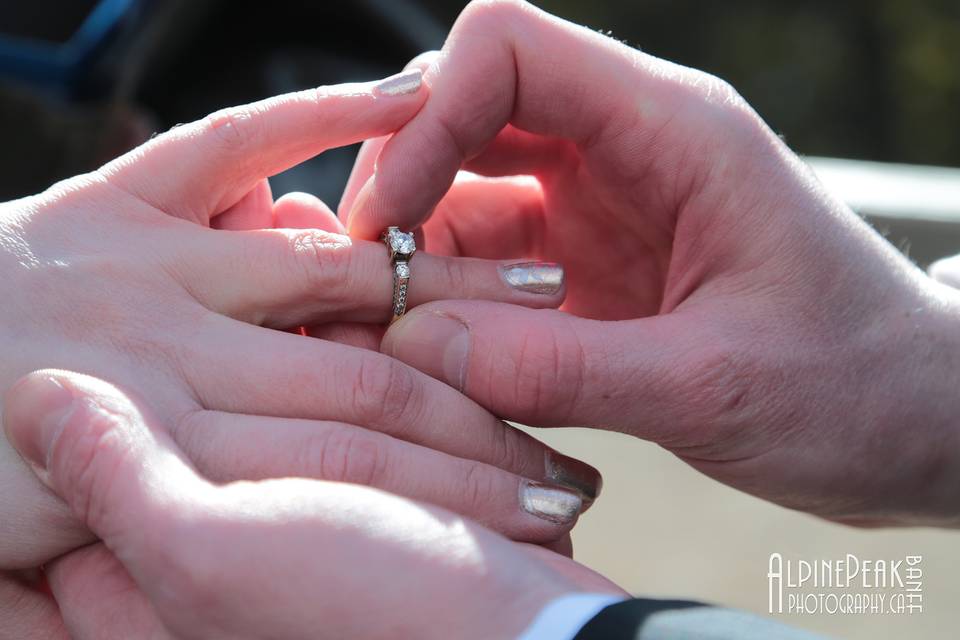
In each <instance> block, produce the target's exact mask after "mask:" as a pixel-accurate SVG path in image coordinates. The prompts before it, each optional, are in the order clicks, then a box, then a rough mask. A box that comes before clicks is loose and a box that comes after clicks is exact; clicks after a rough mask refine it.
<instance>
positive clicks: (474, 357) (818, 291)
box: [341, 0, 960, 524]
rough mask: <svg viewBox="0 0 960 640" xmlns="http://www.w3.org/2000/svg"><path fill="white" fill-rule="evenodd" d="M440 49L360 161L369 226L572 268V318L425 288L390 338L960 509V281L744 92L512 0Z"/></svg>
mask: <svg viewBox="0 0 960 640" xmlns="http://www.w3.org/2000/svg"><path fill="white" fill-rule="evenodd" d="M431 59H432V63H431V62H430V61H429V60H427V61H426V63H425V64H427V65H428V70H427V72H426V75H425V78H426V82H427V83H428V84H429V85H430V87H431V98H430V100H429V102H428V103H427V104H426V105H425V106H424V108H423V109H422V110H421V111H420V112H419V113H418V114H417V115H416V116H415V117H414V118H413V119H412V120H411V121H410V122H409V123H407V124H406V125H405V126H404V127H403V128H402V129H401V130H400V131H399V132H398V133H396V134H395V135H393V136H392V137H390V138H389V140H386V141H384V140H381V141H379V142H377V143H368V146H367V147H366V148H365V150H364V152H363V154H362V157H361V158H360V160H359V162H358V165H357V168H356V169H355V172H354V176H353V178H352V182H351V184H350V185H349V186H348V189H347V191H346V198H345V200H344V202H343V203H342V205H341V206H342V212H343V213H346V212H351V213H350V218H349V221H348V225H349V228H350V229H351V232H352V233H353V234H355V235H357V236H360V237H373V236H374V235H375V233H376V230H377V229H379V228H381V227H382V226H384V225H386V224H399V225H403V226H407V227H409V226H413V225H416V224H420V223H424V227H423V228H424V233H425V235H426V238H427V242H428V244H429V245H430V246H431V248H432V249H433V250H435V251H440V252H444V253H447V254H449V255H467V256H482V257H486V258H497V259H508V258H510V259H520V258H528V259H539V260H550V261H556V262H559V263H561V264H563V265H564V267H565V268H566V272H567V291H568V295H567V298H566V302H565V304H564V306H563V307H562V310H563V311H565V312H566V313H563V312H561V311H553V310H540V311H533V310H528V309H521V308H518V307H515V306H510V305H504V304H496V303H488V302H454V301H449V302H437V303H431V304H428V305H424V306H422V307H420V308H418V309H416V310H415V311H414V312H412V313H411V314H409V315H408V316H407V317H406V318H405V319H404V320H402V321H401V322H398V323H396V324H395V325H393V327H391V329H390V330H389V331H388V332H387V334H386V336H385V338H384V341H383V345H382V350H383V352H384V353H387V354H389V355H392V356H394V357H397V358H399V359H401V360H403V361H404V362H407V363H409V364H412V365H413V366H415V367H417V368H419V369H420V370H422V371H425V372H427V373H430V374H431V375H433V376H435V377H436V378H438V379H441V380H444V381H446V382H447V383H448V384H450V385H451V386H452V387H454V388H456V389H458V390H461V391H463V392H464V393H466V394H467V395H468V396H470V397H471V398H473V399H475V400H477V401H478V402H479V403H480V404H482V405H483V406H485V407H487V408H489V409H490V410H491V411H492V412H494V413H495V414H497V415H501V416H504V417H507V418H510V419H514V420H518V421H521V422H525V423H527V424H531V425H535V426H561V425H574V426H591V427H598V428H608V429H615V430H620V431H625V432H628V433H631V434H634V435H637V436H640V437H643V438H648V439H651V440H654V441H656V442H658V443H660V444H662V445H663V446H665V447H667V448H669V449H670V450H672V451H674V452H675V453H676V454H677V455H679V456H680V457H682V458H683V459H684V460H686V461H688V462H689V463H690V464H692V465H693V466H695V467H696V468H698V469H700V470H702V471H704V472H705V473H707V474H709V475H711V476H713V477H715V478H717V479H719V480H721V481H723V482H726V483H728V484H731V485H733V486H736V487H739V488H741V489H744V490H746V491H749V492H751V493H753V494H756V495H759V496H761V497H764V498H767V499H770V500H773V501H776V502H779V503H780V504H783V505H786V506H789V507H793V508H797V509H803V510H807V511H811V512H814V513H817V514H820V515H822V516H825V517H828V518H833V519H837V520H842V521H845V522H851V523H859V524H870V523H940V524H946V523H951V524H955V523H957V522H960V510H958V509H957V506H956V487H957V485H958V484H960V464H957V453H956V452H957V451H960V428H958V427H960V426H958V423H957V422H958V421H957V416H958V415H960V411H958V406H957V400H956V398H957V394H956V388H957V385H958V383H960V345H958V342H960V334H958V333H957V332H956V330H955V326H956V322H957V318H958V315H957V314H958V313H960V301H958V297H957V295H956V294H954V293H953V292H949V291H948V290H947V289H946V288H944V287H939V286H937V285H935V284H934V283H933V282H931V281H930V280H929V279H927V278H926V277H924V275H923V274H922V273H920V272H919V271H918V270H917V269H916V268H915V267H914V266H913V265H911V264H910V263H909V262H908V261H907V260H905V259H904V258H903V257H902V256H901V255H899V254H898V253H897V252H896V251H895V250H894V249H893V248H892V247H891V246H889V245H888V244H887V243H886V242H884V241H883V240H882V239H881V238H880V237H879V236H878V235H877V234H876V233H874V232H873V231H871V230H870V229H869V228H868V226H867V225H866V224H865V223H864V222H863V221H862V220H860V219H859V218H858V217H857V216H855V215H854V214H853V213H852V212H851V211H850V210H849V209H848V208H847V207H845V206H844V205H843V204H841V203H840V202H838V201H837V200H836V199H834V198H833V197H831V196H830V195H829V194H827V193H826V192H825V191H824V190H823V188H822V187H821V186H820V184H819V183H818V182H817V180H816V179H815V177H814V176H813V175H812V173H811V172H810V171H809V169H808V168H807V167H806V165H805V164H804V163H803V162H802V161H801V160H800V159H799V158H797V156H795V155H794V154H793V153H791V152H790V150H789V149H787V147H786V146H785V145H784V144H783V142H782V141H781V140H780V139H779V138H778V137H777V136H776V135H775V134H774V133H773V132H772V131H770V130H769V128H767V127H766V125H765V124H764V123H763V122H762V121H761V120H760V118H759V117H758V116H757V114H756V113H754V112H753V111H752V110H751V109H750V107H749V106H748V105H747V104H746V103H745V102H744V100H743V99H742V98H741V97H740V96H739V95H738V94H737V93H736V92H735V91H734V90H733V89H732V88H731V87H730V86H729V85H728V84H726V83H725V82H723V81H721V80H719V79H717V78H715V77H712V76H709V75H707V74H705V73H702V72H699V71H696V70H694V69H689V68H684V67H680V66H677V65H674V64H671V63H668V62H665V61H663V60H659V59H657V58H654V57H652V56H650V55H646V54H644V53H641V52H639V51H636V50H634V49H632V48H630V47H627V46H625V45H623V44H621V43H619V42H616V41H614V40H612V39H610V38H607V37H604V36H602V35H599V34H597V33H595V32H592V31H590V30H587V29H585V28H581V27H577V26H574V25H572V24H569V23H566V22H563V21H561V20H558V19H557V18H554V17H552V16H549V15H547V14H545V13H543V12H542V11H539V10H537V9H536V8H534V7H532V6H531V5H529V4H527V3H525V2H519V1H508V0H501V1H492V2H475V3H473V4H471V5H470V6H469V7H468V8H467V9H466V10H465V11H464V13H463V14H462V15H461V17H460V19H459V20H458V21H457V23H456V25H455V27H454V29H453V31H452V32H451V34H450V37H449V39H448V40H447V43H446V44H445V46H444V48H443V51H441V52H440V53H439V55H435V56H433V57H432V58H431ZM421 62H424V61H423V60H421ZM461 169H468V170H470V171H471V172H474V173H475V174H482V175H483V176H486V177H478V176H476V175H469V174H463V173H461V174H459V177H458V171H460V170H461ZM517 174H525V177H523V178H515V177H509V176H515V175H517ZM451 185H452V188H451ZM448 190H449V192H448ZM431 212H433V214H432V216H431V215H430V213H431Z"/></svg>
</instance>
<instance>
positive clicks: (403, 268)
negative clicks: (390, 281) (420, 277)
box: [397, 262, 410, 278]
mask: <svg viewBox="0 0 960 640" xmlns="http://www.w3.org/2000/svg"><path fill="white" fill-rule="evenodd" d="M397 275H398V276H400V277H401V278H409V277H410V267H409V266H408V265H407V264H406V263H403V262H401V263H399V264H397Z"/></svg>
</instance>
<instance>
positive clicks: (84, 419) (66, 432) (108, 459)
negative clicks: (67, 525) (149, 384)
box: [53, 401, 126, 529]
mask: <svg viewBox="0 0 960 640" xmlns="http://www.w3.org/2000/svg"><path fill="white" fill-rule="evenodd" d="M125 419H126V418H125V417H124V416H123V415H122V414H120V413H119V412H114V411H111V410H109V409H108V408H106V407H103V406H97V407H94V406H93V405H92V404H91V403H88V402H84V401H81V402H80V403H79V404H78V405H77V409H75V410H74V412H73V414H72V415H70V416H69V417H68V418H67V422H66V424H65V425H64V428H63V432H62V433H61V435H60V437H59V438H58V441H57V443H56V445H55V447H56V448H55V450H54V452H53V454H54V456H55V458H54V460H53V470H54V473H58V474H59V475H60V478H59V479H58V484H60V485H61V486H62V487H64V488H68V489H67V490H68V491H69V492H70V493H71V494H72V498H73V499H72V500H71V503H72V505H71V506H72V507H73V511H74V513H75V514H76V516H77V517H78V518H80V519H81V521H82V522H84V523H85V524H86V525H87V526H88V527H89V528H92V529H97V528H98V527H99V524H100V523H101V522H102V521H103V518H104V515H105V511H104V507H105V505H106V504H107V503H108V502H109V496H110V494H111V492H113V491H115V490H117V476H118V474H119V471H120V469H121V468H122V466H123V447H122V446H119V444H118V443H117V442H116V437H117V436H116V430H115V427H116V425H117V422H118V421H119V420H125Z"/></svg>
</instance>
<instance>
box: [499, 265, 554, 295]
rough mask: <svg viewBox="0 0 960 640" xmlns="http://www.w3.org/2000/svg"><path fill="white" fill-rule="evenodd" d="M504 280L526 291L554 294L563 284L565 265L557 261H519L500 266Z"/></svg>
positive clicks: (515, 287) (517, 288)
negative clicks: (562, 265)
mask: <svg viewBox="0 0 960 640" xmlns="http://www.w3.org/2000/svg"><path fill="white" fill-rule="evenodd" d="M500 276H501V277H502V278H503V280H504V282H506V283H507V284H508V285H510V286H511V287H513V288H514V289H516V290H517V291H524V292H526V293H539V294H542V295H553V294H555V293H556V292H557V291H560V287H562V286H563V267H561V266H560V265H559V264H557V263H555V262H517V263H514V264H505V265H501V266H500Z"/></svg>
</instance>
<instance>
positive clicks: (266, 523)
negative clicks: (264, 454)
mask: <svg viewBox="0 0 960 640" xmlns="http://www.w3.org/2000/svg"><path fill="white" fill-rule="evenodd" d="M4 425H5V428H6V432H7V434H8V438H9V440H10V441H11V442H12V443H13V444H14V446H15V447H16V449H17V451H18V452H19V453H20V454H21V455H22V456H23V458H24V459H25V460H27V461H28V462H29V463H30V465H31V466H32V468H33V469H34V470H35V471H36V473H37V474H38V477H39V478H41V479H42V480H43V482H44V484H45V485H46V486H47V487H49V488H50V489H51V490H52V491H53V492H54V494H56V495H57V496H59V497H60V498H61V499H62V500H64V502H65V503H66V504H68V505H69V506H70V508H71V510H72V512H73V513H74V515H75V516H76V517H77V518H78V519H79V520H80V521H82V522H83V523H84V524H85V525H86V526H87V527H88V528H89V529H90V530H91V531H93V532H94V533H95V534H96V535H97V537H98V538H99V539H100V541H101V542H100V543H98V544H97V545H94V546H92V547H88V548H86V549H82V550H80V551H77V552H74V553H72V554H70V555H68V556H67V557H66V558H64V559H60V560H57V561H55V562H54V563H53V564H52V565H51V566H50V567H49V568H48V570H47V573H48V575H49V577H50V585H51V588H52V591H53V593H54V595H55V596H56V598H57V601H58V603H59V604H60V607H61V610H62V611H63V612H64V613H63V616H64V628H63V633H68V634H69V637H71V638H74V639H75V640H84V639H87V638H89V639H90V640H94V639H95V640H102V639H104V638H198V639H200V638H202V639H204V640H210V639H217V638H291V639H293V638H308V637H309V638H449V637H451V634H454V635H456V637H458V638H507V637H515V636H516V635H517V634H518V633H519V632H521V631H522V630H523V629H524V628H525V627H526V626H527V625H528V624H529V623H530V622H531V620H532V619H533V617H534V616H535V615H536V614H537V612H538V611H539V610H540V609H541V608H542V607H543V606H544V605H545V604H546V603H547V602H549V601H550V600H552V599H554V598H556V597H559V596H562V595H566V594H570V593H576V592H582V591H590V592H605V593H612V594H623V592H622V590H620V589H619V588H617V587H616V586H614V585H612V584H611V583H610V582H608V581H607V580H605V579H603V578H601V577H600V576H598V575H596V574H594V573H592V572H591V571H589V570H588V569H585V568H583V567H581V566H579V565H577V564H576V563H574V562H573V561H571V560H569V559H567V558H565V557H563V556H560V555H557V554H555V553H553V552H551V551H548V550H546V549H543V548H541V547H536V546H534V545H529V544H522V543H516V542H512V541H510V540H508V539H506V538H504V537H502V536H500V535H498V534H495V533H493V532H492V531H489V530H487V529H484V528H483V527H480V526H478V525H477V524H476V523H474V522H471V521H469V520H467V519H464V518H462V517H460V516H456V515H454V514H453V513H451V512H449V511H446V510H443V509H440V508H437V507H433V506H428V505H426V504H421V503H417V502H415V501H412V500H409V499H405V498H400V497H396V496H393V495H390V494H387V493H384V492H381V491H378V490H375V489H371V488H367V487H361V486H357V485H350V484H345V483H333V482H327V481H319V480H308V479H295V478H286V479H279V480H262V481H259V482H234V483H229V484H225V485H215V484H212V483H210V482H208V481H207V480H206V479H204V478H202V477H201V476H199V475H198V473H197V471H196V469H195V468H194V467H193V466H192V465H191V464H190V462H189V460H188V459H187V457H186V456H185V454H184V452H183V451H181V450H180V449H179V448H178V447H177V445H176V443H175V442H174V441H173V439H172V438H171V436H170V433H169V429H167V428H166V427H165V426H164V425H162V424H160V422H159V420H158V419H157V418H156V416H154V415H152V414H151V412H150V410H149V409H148V408H147V407H146V406H145V405H144V404H143V403H141V402H138V401H137V400H136V399H134V398H131V397H130V396H129V395H127V394H126V393H124V392H122V391H120V390H119V389H117V388H116V387H114V386H112V385H109V384H107V383H105V382H103V381H101V380H97V379H95V378H90V377H89V376H81V375H77V374H72V373H69V372H63V371H41V372H35V373H33V374H31V375H29V376H27V377H26V378H24V379H23V380H21V381H20V382H18V383H17V385H16V387H15V393H11V394H10V396H9V400H8V402H7V407H6V414H5V416H4ZM63 633H56V634H51V635H49V636H46V637H48V638H58V637H63Z"/></svg>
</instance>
